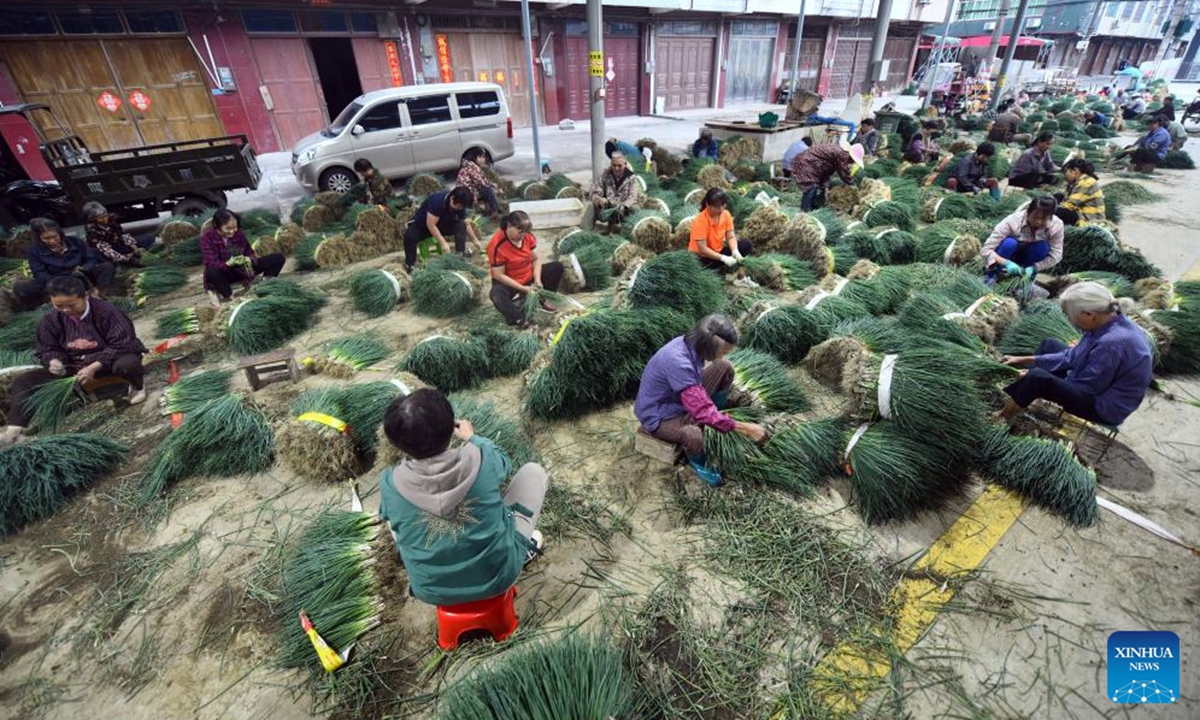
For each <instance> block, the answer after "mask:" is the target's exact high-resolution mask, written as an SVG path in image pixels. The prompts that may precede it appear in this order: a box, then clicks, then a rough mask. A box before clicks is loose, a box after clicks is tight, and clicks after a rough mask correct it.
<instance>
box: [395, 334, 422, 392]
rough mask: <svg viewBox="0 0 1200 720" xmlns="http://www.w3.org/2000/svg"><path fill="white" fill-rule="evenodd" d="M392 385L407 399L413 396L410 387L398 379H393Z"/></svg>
mask: <svg viewBox="0 0 1200 720" xmlns="http://www.w3.org/2000/svg"><path fill="white" fill-rule="evenodd" d="M418 344H419V343H418ZM392 384H393V385H395V386H396V388H397V389H398V390H400V392H401V393H403V394H404V396H405V397H408V396H409V395H412V390H410V389H409V387H408V386H407V385H405V384H404V383H403V382H401V381H400V380H398V379H396V378H392Z"/></svg>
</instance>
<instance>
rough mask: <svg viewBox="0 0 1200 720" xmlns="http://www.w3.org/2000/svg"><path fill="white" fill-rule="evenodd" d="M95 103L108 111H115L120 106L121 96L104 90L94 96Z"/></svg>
mask: <svg viewBox="0 0 1200 720" xmlns="http://www.w3.org/2000/svg"><path fill="white" fill-rule="evenodd" d="M96 104H97V105H99V106H100V107H102V108H104V109H105V110H107V111H109V112H110V113H115V112H116V111H117V110H118V109H120V107H121V98H119V97H117V96H116V95H113V94H112V93H110V92H109V91H107V90H105V91H104V92H102V93H100V97H98V98H96Z"/></svg>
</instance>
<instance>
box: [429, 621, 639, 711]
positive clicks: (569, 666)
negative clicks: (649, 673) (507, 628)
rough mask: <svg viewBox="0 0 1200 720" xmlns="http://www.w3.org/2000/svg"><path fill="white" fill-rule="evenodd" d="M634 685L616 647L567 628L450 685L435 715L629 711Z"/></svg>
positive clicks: (632, 707)
mask: <svg viewBox="0 0 1200 720" xmlns="http://www.w3.org/2000/svg"><path fill="white" fill-rule="evenodd" d="M634 685H635V682H634V678H633V675H632V673H631V672H630V671H629V670H628V669H627V667H626V665H625V663H624V661H623V659H622V653H621V650H620V649H619V648H616V647H614V646H613V645H611V644H609V643H608V642H607V641H605V640H602V639H599V638H596V637H585V636H583V635H581V634H579V633H571V634H568V635H560V636H559V637H557V638H554V639H550V640H543V641H539V642H537V643H534V644H530V645H527V646H526V647H523V648H521V649H519V650H514V651H512V652H508V653H505V654H504V656H503V657H501V658H499V660H498V661H496V662H494V663H492V664H491V665H488V666H487V667H485V668H483V669H481V670H478V671H476V672H473V673H471V674H470V675H467V676H466V677H465V678H464V679H462V680H459V681H458V682H456V683H455V684H453V685H451V686H450V687H449V688H448V689H447V690H446V691H445V693H444V694H443V696H442V707H441V710H440V712H439V714H438V718H439V720H488V719H490V718H516V717H524V718H563V719H565V718H572V720H608V719H609V718H623V717H632V716H633V712H634V700H633V690H634ZM501 688H503V691H502V692H498V691H497V690H498V689H501Z"/></svg>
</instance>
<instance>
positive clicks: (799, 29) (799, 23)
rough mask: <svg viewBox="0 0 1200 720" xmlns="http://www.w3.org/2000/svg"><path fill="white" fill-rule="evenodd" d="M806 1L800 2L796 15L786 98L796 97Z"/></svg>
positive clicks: (801, 0)
mask: <svg viewBox="0 0 1200 720" xmlns="http://www.w3.org/2000/svg"><path fill="white" fill-rule="evenodd" d="M805 2H806V0H800V12H799V13H797V14H796V47H795V49H794V50H793V52H792V75H791V82H789V83H788V98H789V99H790V98H793V97H795V95H796V81H797V76H798V75H799V74H800V38H802V37H803V36H804V5H805Z"/></svg>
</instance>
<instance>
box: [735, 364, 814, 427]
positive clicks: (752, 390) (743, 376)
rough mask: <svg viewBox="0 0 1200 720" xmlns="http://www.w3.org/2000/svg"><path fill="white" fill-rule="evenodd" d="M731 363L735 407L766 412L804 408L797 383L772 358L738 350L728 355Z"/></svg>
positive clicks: (806, 403)
mask: <svg viewBox="0 0 1200 720" xmlns="http://www.w3.org/2000/svg"><path fill="white" fill-rule="evenodd" d="M728 360H729V362H730V363H732V364H733V376H734V379H733V388H734V390H735V391H736V392H735V393H734V397H739V398H741V402H733V399H732V397H731V402H733V404H738V405H746V404H749V405H754V406H757V407H761V408H764V409H766V410H768V411H770V412H783V413H797V412H803V411H805V410H807V409H808V398H807V397H805V396H804V391H803V390H802V389H801V388H800V384H799V383H797V382H796V380H795V379H794V378H792V376H791V375H789V374H788V371H787V368H786V367H784V366H783V363H781V362H780V361H779V360H778V359H777V358H776V357H775V356H773V355H768V354H767V353H764V352H759V351H757V350H751V349H749V348H742V349H740V350H736V351H734V352H732V353H730V354H729V356H728Z"/></svg>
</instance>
